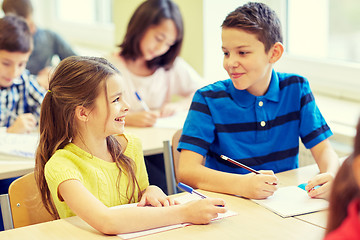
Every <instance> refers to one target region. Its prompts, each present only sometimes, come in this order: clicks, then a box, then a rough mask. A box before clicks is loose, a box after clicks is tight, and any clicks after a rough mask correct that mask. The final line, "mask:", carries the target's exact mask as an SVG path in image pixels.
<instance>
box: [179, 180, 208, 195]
mask: <svg viewBox="0 0 360 240" xmlns="http://www.w3.org/2000/svg"><path fill="white" fill-rule="evenodd" d="M178 187H179V188H181V189H182V190H184V191H186V192H188V193H191V194H192V193H195V194H196V195H198V196H200V197H201V198H206V196H205V195H204V194H201V193H199V192H198V191H196V190H194V189H193V188H192V187H190V186H188V185H186V184H184V183H182V182H179V183H178Z"/></svg>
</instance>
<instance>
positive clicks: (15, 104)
mask: <svg viewBox="0 0 360 240" xmlns="http://www.w3.org/2000/svg"><path fill="white" fill-rule="evenodd" d="M44 96H45V90H44V89H43V88H42V87H41V86H40V85H39V84H38V83H37V81H36V79H35V76H33V75H29V73H28V71H25V72H24V73H23V74H22V75H21V76H20V77H18V78H16V79H15V80H14V82H13V85H11V86H10V87H7V88H1V90H0V105H1V109H0V127H9V126H11V125H12V124H13V123H14V121H15V120H16V118H17V116H18V115H20V114H23V113H32V114H34V116H35V117H36V118H37V120H39V116H40V106H41V102H42V100H43V98H44Z"/></svg>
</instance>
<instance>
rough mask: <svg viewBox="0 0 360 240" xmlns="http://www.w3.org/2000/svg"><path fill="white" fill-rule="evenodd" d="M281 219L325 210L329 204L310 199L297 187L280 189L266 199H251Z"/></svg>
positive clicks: (321, 200)
mask: <svg viewBox="0 0 360 240" xmlns="http://www.w3.org/2000/svg"><path fill="white" fill-rule="evenodd" d="M251 200H252V201H254V202H256V203H257V204H259V205H261V206H263V207H265V208H267V209H269V210H271V211H273V212H274V213H276V214H278V215H280V216H281V217H292V216H296V215H302V214H306V213H311V212H317V211H320V210H324V209H327V208H328V206H329V202H328V201H326V200H324V199H314V198H310V197H309V196H308V194H307V192H306V191H304V190H303V189H301V188H299V187H297V186H289V187H281V188H279V189H278V190H277V191H276V192H275V193H274V195H273V196H270V197H268V198H267V199H261V200H256V199H251Z"/></svg>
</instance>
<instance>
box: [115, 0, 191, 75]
mask: <svg viewBox="0 0 360 240" xmlns="http://www.w3.org/2000/svg"><path fill="white" fill-rule="evenodd" d="M165 19H171V20H173V21H174V24H175V26H176V29H177V38H176V41H175V43H174V44H173V45H172V46H171V47H170V48H169V50H168V51H167V52H166V53H165V54H163V55H161V56H159V57H156V58H154V59H152V60H151V61H148V62H147V66H148V67H149V68H150V69H156V68H158V67H164V68H165V69H169V68H171V66H172V64H173V62H174V61H175V58H176V57H177V56H178V55H179V54H180V50H181V45H182V41H183V36H184V26H183V20H182V16H181V13H180V10H179V8H178V6H177V5H176V4H175V3H174V2H172V1H171V0H147V1H145V2H143V3H142V4H141V5H140V6H139V7H138V8H137V9H136V10H135V12H134V14H133V15H132V17H131V19H130V21H129V24H128V27H127V31H126V34H125V37H124V41H123V42H122V43H121V44H120V45H119V47H121V53H120V55H121V56H123V57H124V58H125V59H131V60H135V59H136V58H138V57H141V56H142V53H141V51H140V41H141V39H142V37H143V36H144V34H145V32H146V31H147V30H148V29H149V27H151V26H155V25H158V24H160V23H161V21H163V20H165Z"/></svg>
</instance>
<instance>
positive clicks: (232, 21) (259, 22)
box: [221, 2, 283, 53]
mask: <svg viewBox="0 0 360 240" xmlns="http://www.w3.org/2000/svg"><path fill="white" fill-rule="evenodd" d="M221 27H222V28H238V29H241V30H243V31H246V32H249V33H252V34H255V35H256V36H257V38H258V40H259V41H260V42H262V43H263V44H264V46H265V52H266V53H267V52H268V51H269V50H270V48H271V47H272V46H273V45H274V44H275V43H277V42H281V43H282V42H283V38H282V31H281V23H280V20H279V18H278V16H277V15H276V13H275V12H274V11H273V10H272V9H271V8H269V7H268V6H267V5H266V4H263V3H256V2H249V3H247V4H244V5H243V6H240V7H238V8H236V9H235V10H234V11H232V12H231V13H229V14H228V15H227V16H226V18H225V20H224V22H223V23H222V25H221Z"/></svg>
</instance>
